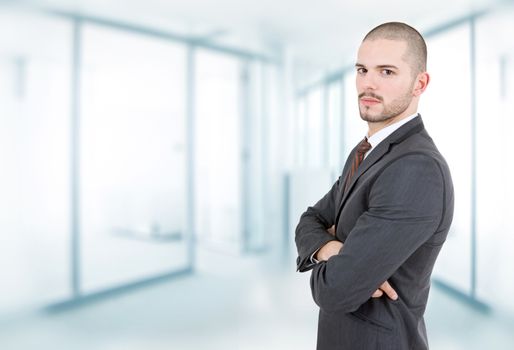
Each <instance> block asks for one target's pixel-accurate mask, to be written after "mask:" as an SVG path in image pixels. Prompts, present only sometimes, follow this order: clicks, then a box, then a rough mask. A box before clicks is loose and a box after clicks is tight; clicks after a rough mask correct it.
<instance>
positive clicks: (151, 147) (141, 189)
mask: <svg viewBox="0 0 514 350" xmlns="http://www.w3.org/2000/svg"><path fill="white" fill-rule="evenodd" d="M82 50H83V51H82V52H83V54H82V58H81V62H82V76H81V83H82V84H81V88H80V91H81V96H80V97H81V98H80V106H81V110H80V120H81V122H80V131H81V133H80V140H81V144H80V150H81V153H80V157H79V158H80V171H81V172H80V184H81V187H80V193H81V195H80V198H81V202H80V210H81V223H82V225H81V259H82V260H81V268H82V269H81V270H82V271H81V273H82V277H83V281H82V283H83V289H84V291H85V292H89V291H94V290H97V289H103V288H106V287H111V286H114V285H118V284H121V283H126V282H130V281H135V280H138V279H142V278H144V277H149V276H155V275H159V274H163V273H166V272H169V271H172V270H176V269H178V268H181V267H182V268H184V267H186V266H187V254H186V252H187V250H186V245H185V244H186V243H185V240H184V234H185V229H186V227H185V225H186V211H185V210H186V207H187V201H186V192H185V191H186V188H187V186H186V181H187V180H186V173H185V169H186V139H185V137H186V130H185V89H184V83H185V81H186V76H185V72H186V71H187V70H186V51H185V48H184V47H183V46H179V45H176V44H172V43H169V42H166V41H163V40H160V39H154V38H151V37H147V36H144V35H139V34H134V33H126V32H122V31H117V30H113V29H108V28H105V27H101V26H95V25H85V26H84V29H83V35H82Z"/></svg>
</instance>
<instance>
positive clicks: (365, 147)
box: [357, 137, 371, 155]
mask: <svg viewBox="0 0 514 350" xmlns="http://www.w3.org/2000/svg"><path fill="white" fill-rule="evenodd" d="M370 149H371V145H370V144H369V142H368V139H367V138H366V137H364V139H362V141H361V142H360V143H359V146H358V147H357V153H359V154H360V155H364V154H366V152H367V151H369V150H370Z"/></svg>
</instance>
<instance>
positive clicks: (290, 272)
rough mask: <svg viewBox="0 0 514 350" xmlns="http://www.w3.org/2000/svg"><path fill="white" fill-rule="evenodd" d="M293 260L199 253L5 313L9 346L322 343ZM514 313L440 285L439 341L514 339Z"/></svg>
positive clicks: (189, 347)
mask: <svg viewBox="0 0 514 350" xmlns="http://www.w3.org/2000/svg"><path fill="white" fill-rule="evenodd" d="M308 278H309V275H308V274H299V273H296V272H295V271H294V266H291V265H284V263H283V259H277V258H271V257H263V256H262V255H261V256H247V257H244V258H241V257H237V256H227V255H221V254H219V253H216V252H211V251H208V250H205V251H203V252H201V253H200V254H199V259H198V264H197V271H196V272H195V273H194V274H191V275H187V276H183V277H178V278H176V279H173V280H170V281H169V282H164V283H158V284H153V285H149V286H146V287H144V288H139V289H137V290H131V291H129V292H127V293H121V294H118V295H116V296H114V297H109V298H105V299H101V300H98V301H95V302H91V303H88V304H85V305H80V306H77V307H73V308H69V309H66V310H63V311H59V312H51V313H49V312H43V311H41V312H38V313H35V314H33V313H29V314H24V315H18V316H17V317H11V318H9V319H0V349H3V350H10V349H13V350H25V349H52V350H53V349H57V350H59V349H65V350H74V349H95V350H96V349H98V350H118V349H119V350H121V349H123V350H131V349H155V350H160V349H178V350H193V349H210V350H217V349H220V350H221V349H224V350H226V349H228V350H233V349H234V350H235V349H244V350H254V349H255V350H257V349H295V350H302V349H305V350H312V349H315V339H316V324H317V319H316V318H317V308H316V306H315V304H314V303H313V302H312V299H311V296H310V292H309V288H308ZM512 319H513V318H511V317H510V316H508V315H507V316H505V315H502V316H500V315H498V314H496V313H494V312H493V313H491V314H483V313H481V312H479V311H477V310H474V309H472V308H470V307H469V306H468V305H467V304H465V303H463V302H462V301H459V300H457V299H456V298H455V297H453V296H450V295H448V294H447V293H445V292H444V291H442V290H440V289H438V288H435V287H434V288H432V290H431V296H430V302H429V305H428V308H427V312H426V323H427V328H428V332H429V340H430V344H431V349H436V350H460V349H466V350H474V349H477V350H478V349H480V350H484V349H486V350H490V349H512V348H513V347H514V323H513V322H512V321H511V320H512Z"/></svg>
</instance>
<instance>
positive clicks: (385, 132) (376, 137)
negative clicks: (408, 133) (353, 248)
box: [311, 113, 418, 264]
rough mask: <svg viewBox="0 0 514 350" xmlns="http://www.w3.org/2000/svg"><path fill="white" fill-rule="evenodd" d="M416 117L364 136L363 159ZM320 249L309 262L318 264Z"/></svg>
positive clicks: (412, 116) (414, 116)
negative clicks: (365, 141) (316, 257)
mask: <svg viewBox="0 0 514 350" xmlns="http://www.w3.org/2000/svg"><path fill="white" fill-rule="evenodd" d="M417 116H418V113H415V114H413V115H411V116H409V117H407V118H403V119H402V120H399V121H397V122H396V123H393V124H391V125H388V126H386V127H385V128H383V129H380V130H379V131H377V132H376V133H374V134H373V135H372V136H371V137H368V135H369V133H368V134H366V138H367V139H368V142H369V144H370V145H371V148H370V150H369V151H367V152H366V154H365V155H364V159H365V158H366V157H367V156H368V155H369V154H370V153H371V152H373V150H374V149H375V147H377V146H378V144H379V143H380V142H382V141H384V140H385V139H386V138H387V137H388V136H389V135H391V134H392V133H393V132H395V131H396V130H397V129H398V128H399V127H400V126H402V125H403V124H405V123H407V122H409V121H411V120H412V119H414V118H416V117H417ZM320 249H321V247H320V248H319V249H317V250H316V251H315V252H314V253H313V254H312V255H311V262H313V263H316V264H317V263H318V262H319V261H318V260H317V259H314V256H315V255H316V253H317V252H318V251H319V250H320Z"/></svg>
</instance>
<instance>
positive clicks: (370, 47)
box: [357, 39, 407, 67]
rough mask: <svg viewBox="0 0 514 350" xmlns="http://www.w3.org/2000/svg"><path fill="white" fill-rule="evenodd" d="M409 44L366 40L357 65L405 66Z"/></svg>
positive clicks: (386, 40) (360, 50)
mask: <svg viewBox="0 0 514 350" xmlns="http://www.w3.org/2000/svg"><path fill="white" fill-rule="evenodd" d="M406 51H407V42H405V41H403V40H388V39H376V40H366V41H364V42H363V43H362V44H361V46H360V47H359V51H358V53H357V63H359V64H363V65H365V66H370V67H371V66H381V65H395V66H398V67H400V66H405V65H407V62H406V61H405V57H406V55H405V53H406Z"/></svg>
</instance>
